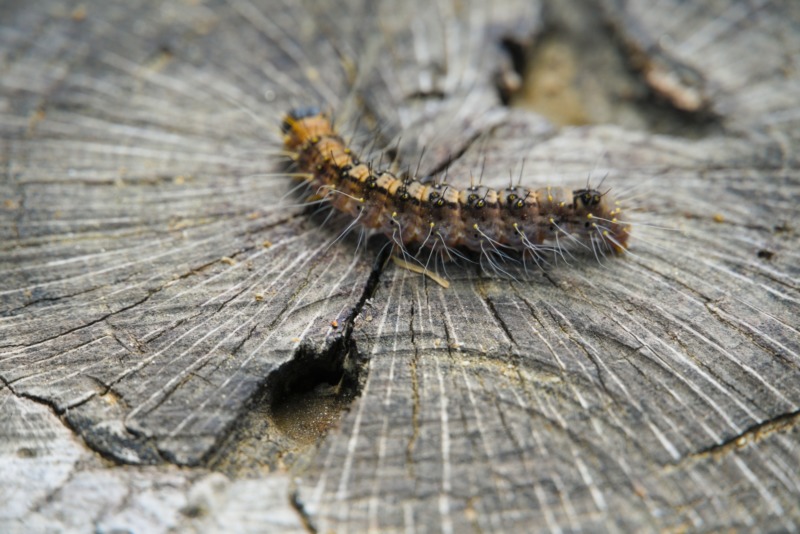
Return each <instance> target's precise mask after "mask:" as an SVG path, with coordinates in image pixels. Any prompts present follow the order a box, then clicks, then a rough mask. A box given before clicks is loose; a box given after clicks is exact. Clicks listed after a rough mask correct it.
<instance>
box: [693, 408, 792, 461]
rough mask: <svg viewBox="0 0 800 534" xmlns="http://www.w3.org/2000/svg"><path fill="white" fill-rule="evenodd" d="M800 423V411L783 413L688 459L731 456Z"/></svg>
mask: <svg viewBox="0 0 800 534" xmlns="http://www.w3.org/2000/svg"><path fill="white" fill-rule="evenodd" d="M798 422H800V410H795V411H793V412H788V413H782V414H779V415H776V416H774V417H770V418H769V419H766V420H764V421H761V422H760V423H757V424H755V425H752V426H750V427H748V428H746V429H745V430H744V431H743V432H740V433H739V434H736V435H735V436H731V437H730V438H728V439H726V440H725V441H723V442H721V443H717V444H715V445H711V446H710V447H706V448H704V449H700V450H699V451H697V452H693V453H691V454H689V455H688V456H687V458H699V457H703V456H708V455H713V456H720V455H725V454H729V453H731V452H734V451H736V450H737V449H741V448H742V447H745V446H747V445H749V444H751V443H754V442H757V441H759V440H761V439H763V438H765V437H766V436H768V435H770V434H773V433H775V432H784V431H787V430H789V429H791V428H793V427H795V426H797V423H798Z"/></svg>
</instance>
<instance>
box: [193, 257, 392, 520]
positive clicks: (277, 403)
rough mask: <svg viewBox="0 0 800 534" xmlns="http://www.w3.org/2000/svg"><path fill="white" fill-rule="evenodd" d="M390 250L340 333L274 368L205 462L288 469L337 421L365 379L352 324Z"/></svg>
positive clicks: (237, 468)
mask: <svg viewBox="0 0 800 534" xmlns="http://www.w3.org/2000/svg"><path fill="white" fill-rule="evenodd" d="M390 254H391V251H390V250H389V249H388V248H387V249H384V250H383V251H382V252H381V254H379V255H378V258H377V259H376V260H375V263H374V264H373V268H372V273H371V275H370V277H369V278H368V280H367V283H366V284H365V287H364V290H363V292H362V294H361V295H360V297H359V299H358V301H357V303H356V305H355V306H354V307H353V308H352V310H351V311H350V313H349V314H348V316H347V318H346V319H345V320H344V321H342V324H340V325H339V328H338V330H339V332H341V334H339V335H338V336H337V337H335V338H333V339H329V340H327V341H325V342H324V343H323V344H322V346H321V347H320V346H317V345H314V344H313V343H311V342H309V343H304V344H302V345H300V346H299V347H298V348H297V349H296V351H295V352H294V354H293V355H292V357H291V359H289V360H288V361H286V362H285V363H283V364H282V365H280V366H279V367H277V368H276V369H273V370H272V371H271V372H270V373H269V375H268V376H267V378H266V380H265V382H264V384H263V385H262V386H261V387H260V388H259V390H258V391H257V392H256V393H255V394H254V395H253V397H252V400H251V402H250V403H249V405H248V406H247V407H246V409H245V410H244V411H243V414H242V415H241V416H240V417H239V418H238V419H237V421H236V422H234V423H233V424H232V426H231V429H230V430H228V432H226V433H225V436H224V437H223V439H221V440H220V441H219V443H218V444H217V445H216V446H215V447H213V449H212V450H211V451H209V453H208V454H207V455H206V456H205V458H204V460H203V461H202V463H203V464H204V465H205V466H207V467H210V468H212V469H215V470H220V471H223V472H225V473H227V474H228V475H229V476H241V475H243V474H245V473H247V472H251V471H253V470H254V469H255V470H256V471H257V470H259V469H261V468H262V466H267V467H268V468H269V469H270V470H272V469H275V468H290V467H292V466H293V465H294V464H295V462H297V461H300V460H301V459H303V457H304V455H305V454H306V453H308V452H309V451H311V450H312V449H313V448H314V447H315V446H316V445H317V444H318V443H319V441H320V440H321V439H322V438H323V437H324V436H325V435H326V433H327V431H328V430H329V429H330V428H331V426H333V425H334V424H336V422H337V421H338V420H339V418H340V416H341V413H342V412H343V411H345V410H347V409H348V408H349V407H350V405H351V403H352V402H353V401H354V400H355V399H356V398H357V397H358V396H359V395H360V394H361V388H362V387H363V384H364V382H365V380H366V377H365V376H364V371H365V370H366V366H365V365H364V364H363V361H362V360H361V356H360V353H359V351H358V347H357V346H356V342H355V340H354V339H353V329H354V326H355V322H356V318H357V317H359V316H360V314H361V312H362V310H363V309H364V307H365V306H367V305H368V301H369V300H370V298H371V297H372V296H373V294H374V292H375V291H376V289H377V287H378V285H379V282H380V275H381V273H382V271H383V268H384V265H385V263H386V261H387V259H388V257H389V256H390ZM276 320H277V319H276ZM312 531H313V530H312Z"/></svg>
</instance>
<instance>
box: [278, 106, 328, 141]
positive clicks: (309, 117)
mask: <svg viewBox="0 0 800 534" xmlns="http://www.w3.org/2000/svg"><path fill="white" fill-rule="evenodd" d="M281 131H282V132H283V134H284V138H283V142H284V145H285V146H286V147H287V148H290V149H297V148H299V147H301V146H303V145H305V144H307V143H315V142H317V140H319V138H320V137H329V136H332V135H334V131H333V125H332V124H331V120H330V118H328V116H327V115H326V114H325V113H323V112H322V111H321V110H320V109H319V108H318V107H316V106H308V107H303V108H295V109H293V110H291V111H290V112H289V113H287V114H286V116H285V117H284V118H283V122H282V123H281Z"/></svg>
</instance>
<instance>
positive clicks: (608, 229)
mask: <svg viewBox="0 0 800 534" xmlns="http://www.w3.org/2000/svg"><path fill="white" fill-rule="evenodd" d="M282 131H283V133H284V139H283V141H284V147H285V149H286V150H287V151H288V152H289V153H290V154H292V157H293V159H294V161H295V163H296V165H297V168H298V170H299V171H300V174H301V176H303V177H304V179H305V180H306V181H307V182H308V183H309V187H310V189H312V190H316V191H320V192H323V191H324V192H325V193H324V194H322V193H320V196H323V197H325V198H326V200H328V201H329V202H330V204H331V205H332V207H333V208H335V209H336V210H338V211H340V212H342V213H345V214H347V215H349V216H351V217H353V218H354V224H358V225H361V226H362V227H364V228H368V229H372V230H374V231H377V232H381V233H384V234H386V235H387V236H388V237H389V238H390V239H392V240H393V241H394V243H395V244H396V245H398V246H400V248H401V250H403V251H405V250H407V249H408V248H409V247H410V248H417V249H420V250H421V249H435V250H436V249H438V250H439V251H448V252H450V251H456V250H459V249H461V250H468V251H474V252H478V253H481V254H485V255H495V256H496V255H498V254H499V255H501V256H505V257H512V256H510V255H509V254H508V253H516V254H519V255H522V256H523V258H524V256H525V255H526V254H531V255H533V257H534V258H537V261H538V258H539V257H540V256H541V253H542V252H543V251H545V250H558V251H559V252H560V251H561V248H562V247H569V246H572V245H575V246H578V247H585V248H586V249H588V250H590V251H592V252H593V253H594V255H595V256H598V257H599V256H600V255H604V254H605V253H606V252H614V253H622V252H624V251H625V250H626V249H627V245H628V236H629V232H630V225H629V224H628V223H627V222H626V221H625V220H624V217H623V216H622V210H621V208H620V207H618V206H616V204H615V203H614V201H612V200H611V199H610V198H609V195H608V194H607V193H601V192H600V191H599V190H597V189H593V188H591V187H589V186H588V185H587V187H585V188H582V189H576V190H569V189H565V188H562V187H543V188H540V189H529V188H526V187H521V186H514V185H510V186H509V187H507V188H505V189H502V190H500V191H497V190H495V189H492V188H490V187H486V186H483V185H473V186H470V187H467V188H465V189H461V190H459V189H457V188H455V187H453V186H451V185H448V184H447V183H444V182H432V183H423V182H421V181H419V180H417V179H416V178H413V177H407V178H400V177H398V176H396V175H394V174H392V173H391V172H389V171H388V170H380V169H374V168H373V167H372V166H371V165H368V164H367V163H364V162H361V161H359V158H358V157H357V156H355V155H354V153H353V152H352V151H351V150H350V148H349V147H347V146H346V144H345V142H344V140H343V139H342V137H341V136H340V135H339V134H338V133H337V132H336V130H335V129H334V127H333V124H332V123H331V120H330V118H329V117H328V116H327V115H326V114H325V113H323V112H321V111H320V110H319V109H318V108H316V107H307V108H298V109H294V110H292V111H290V112H289V113H288V114H287V115H286V116H285V118H284V120H283V124H282ZM545 243H549V244H545ZM458 256H460V257H463V255H460V254H458Z"/></svg>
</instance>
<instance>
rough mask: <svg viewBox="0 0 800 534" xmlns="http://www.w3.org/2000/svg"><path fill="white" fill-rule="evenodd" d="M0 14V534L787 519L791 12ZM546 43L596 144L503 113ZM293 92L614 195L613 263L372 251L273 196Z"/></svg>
mask: <svg viewBox="0 0 800 534" xmlns="http://www.w3.org/2000/svg"><path fill="white" fill-rule="evenodd" d="M0 15H2V17H1V20H2V27H0V54H2V56H1V57H2V76H1V77H0V136H1V137H0V143H2V144H1V145H0V148H1V150H0V161H2V163H3V169H4V173H3V179H2V180H1V181H0V196H2V198H0V201H2V202H3V204H2V206H0V237H2V244H1V245H0V379H1V380H2V388H1V389H0V433H1V434H2V438H0V480H3V481H5V482H3V483H2V485H0V503H2V504H0V526H2V528H0V530H3V531H7V530H8V531H28V530H31V529H32V530H38V531H48V530H51V531H58V530H73V531H89V530H100V531H109V530H114V529H132V530H135V531H142V532H144V531H147V532H154V531H168V530H170V529H177V530H182V531H183V530H187V531H198V532H201V531H202V532H206V531H209V530H212V531H213V530H218V531H226V530H227V531H253V532H257V531H270V530H274V529H278V528H283V529H287V530H303V529H306V530H307V529H315V530H318V531H326V532H327V531H329V530H341V531H363V530H374V531H399V530H405V531H412V530H419V531H439V530H442V531H461V530H464V528H465V527H466V528H472V529H475V530H500V531H515V530H516V531H522V530H526V531H527V530H531V529H535V530H552V531H565V530H567V531H574V530H610V531H615V530H631V531H633V530H636V531H648V530H651V531H652V530H663V529H690V530H719V529H725V528H734V529H736V528H741V529H745V528H755V527H760V528H762V529H770V530H780V531H794V530H796V529H797V525H798V522H800V515H798V511H797V506H796V503H797V502H798V500H800V476H799V475H798V471H797V468H796V466H797V465H798V462H799V461H800V458H799V457H798V456H800V453H799V452H798V451H799V450H800V448H799V447H798V443H799V439H798V438H799V436H798V425H797V421H798V403H800V369H799V368H798V364H799V363H800V335H799V334H798V319H797V317H798V311H800V306H798V299H800V295H798V273H799V272H800V269H799V268H798V260H800V253H799V252H800V247H799V246H798V237H797V231H796V228H795V227H796V225H797V220H798V215H800V210H798V208H797V199H798V198H799V196H800V172H799V171H798V168H799V167H800V160H798V157H797V151H798V134H797V132H798V131H800V129H798V121H800V114H799V113H798V110H799V109H800V105H799V104H800V96H798V95H800V83H799V82H798V80H799V79H800V77H799V76H798V64H797V58H798V57H800V32H798V28H800V12H798V7H797V5H796V3H792V2H783V3H781V2H773V3H763V2H762V3H758V2H750V3H744V2H716V3H713V4H707V5H704V6H702V7H695V6H692V5H687V4H686V3H674V4H673V3H669V2H662V3H659V4H658V5H657V6H655V7H653V6H652V5H651V4H650V3H648V2H624V3H619V2H612V1H608V2H603V3H601V4H598V5H595V4H594V3H590V2H581V1H576V2H574V3H570V5H569V6H568V8H566V9H563V8H562V9H561V10H559V9H556V7H555V6H554V5H548V6H545V7H544V8H542V6H540V5H538V4H534V3H532V2H515V1H508V2H504V3H502V4H498V5H495V6H494V7H489V6H488V3H485V2H477V1H475V2H468V3H449V2H420V3H419V5H410V4H405V3H395V2H385V3H384V2H375V3H373V2H357V1H355V0H353V1H344V0H343V1H342V2H338V3H336V4H334V3H331V4H328V5H324V6H320V5H314V4H311V3H309V4H308V5H296V4H295V3H293V2H286V3H281V2H278V1H269V2H252V3H251V2H250V1H247V0H230V1H228V2H211V3H208V4H202V5H201V4H199V3H198V4H194V3H191V2H149V1H146V0H141V1H134V2H119V3H108V2H99V1H98V2H88V3H85V2H84V3H77V2H76V3H74V4H72V5H64V4H63V3H62V2H52V1H49V0H41V1H39V2H4V3H3V5H2V6H0ZM598 17H603V18H604V20H606V21H607V22H608V23H609V26H604V25H601V24H598V23H597V18H598ZM542 36H550V37H547V38H548V39H553V41H552V42H555V43H557V44H559V43H560V44H559V46H560V45H561V44H564V43H566V45H564V46H565V47H566V48H567V49H569V48H570V47H574V50H573V52H572V53H573V54H575V55H577V58H573V59H575V61H576V64H579V63H580V57H585V58H591V59H590V60H589V65H588V66H587V65H586V64H584V65H580V68H579V69H578V70H579V72H581V73H582V74H581V77H580V79H579V80H578V82H577V84H578V85H579V86H580V87H579V89H578V91H579V94H581V95H582V97H581V99H579V100H577V101H580V102H583V103H584V104H583V105H585V106H586V107H587V110H589V111H591V113H589V112H588V111H587V112H586V113H583V114H581V116H584V117H589V119H590V122H591V121H598V120H599V121H600V122H601V123H602V124H594V125H586V126H581V127H567V128H556V127H554V126H552V125H551V124H550V123H549V122H547V121H545V120H544V119H542V118H541V116H540V115H537V114H535V113H531V112H527V111H521V110H519V109H512V110H509V109H508V108H505V107H503V106H502V105H501V103H500V97H499V92H498V90H497V88H496V83H497V80H506V81H508V80H510V81H511V82H514V79H515V78H514V76H515V74H514V73H513V72H511V70H510V69H511V64H512V61H511V60H510V58H509V56H508V55H507V54H506V53H505V52H504V51H503V49H502V48H501V47H500V46H499V42H500V41H501V40H502V39H504V38H505V39H510V40H512V41H513V42H515V43H517V44H518V45H519V46H521V47H524V46H529V45H531V44H532V43H535V42H537V39H539V41H538V42H539V44H540V46H539V48H537V49H541V47H542V44H541V43H542V42H543V41H542ZM534 56H535V54H534ZM562 57H564V56H562ZM566 57H569V56H566ZM631 58H633V60H635V63H636V65H637V66H638V68H639V69H640V70H641V71H640V73H639V74H634V73H632V72H629V71H628V70H627V69H628V68H629V67H630V63H629V62H630V61H632V59H631ZM534 62H535V61H534ZM595 69H596V71H598V72H600V73H601V74H599V75H598V74H596V73H595V74H592V73H591V72H590V71H591V70H595ZM534 72H535V73H536V72H538V73H540V74H537V75H539V76H541V71H534ZM593 76H594V78H593ZM643 80H644V81H643ZM512 85H513V83H512ZM580 91H582V92H580ZM652 93H657V94H658V96H653V95H652ZM587 95H588V96H587ZM625 95H627V97H626V96H625ZM648 95H650V96H648ZM626 98H627V100H626ZM659 100H660V102H661V103H660V104H659V103H658V102H657V101H659ZM309 104H319V105H323V106H327V107H329V108H330V109H331V110H332V111H333V112H334V113H335V114H336V117H337V121H338V123H339V124H340V126H341V128H342V129H343V131H344V132H345V133H346V134H347V135H354V138H353V139H354V143H355V145H356V146H358V147H363V148H362V151H363V153H364V157H369V156H370V155H375V156H376V157H378V155H379V154H382V153H385V150H386V149H387V148H391V147H397V148H398V151H399V155H400V156H399V158H398V163H399V166H400V167H401V168H406V167H410V168H411V169H412V171H413V169H414V168H416V166H417V165H418V162H419V168H420V171H419V172H420V173H422V174H426V173H428V172H431V171H433V170H434V169H439V168H441V167H442V166H443V165H445V164H446V162H447V161H448V159H451V158H454V160H453V162H452V165H451V166H450V169H449V171H448V180H449V181H451V182H453V183H455V184H457V185H459V186H464V185H467V184H468V183H469V179H470V178H469V177H470V174H472V175H474V176H477V175H478V174H480V173H481V172H482V173H483V180H484V182H487V183H491V184H492V185H494V186H497V187H502V186H504V185H505V183H507V180H508V175H509V171H511V172H512V173H514V175H515V176H516V173H519V172H520V166H521V162H522V161H523V160H524V161H525V166H524V171H523V178H524V180H523V181H524V183H525V184H531V185H535V184H542V185H545V184H552V185H569V186H571V185H579V184H582V183H584V182H585V180H586V176H587V174H591V176H592V177H593V178H594V179H598V178H599V177H600V176H604V175H607V178H606V182H605V184H607V185H608V186H609V187H611V188H612V191H613V192H614V193H615V194H617V195H618V196H621V197H623V198H627V199H628V200H627V205H630V206H633V207H634V209H633V211H634V217H635V221H636V222H638V223H640V224H639V225H637V226H636V227H635V229H634V241H633V244H632V248H631V252H632V255H630V256H627V257H624V258H609V259H606V260H604V261H602V262H599V263H598V262H596V261H594V260H593V258H591V256H589V257H579V258H577V259H572V258H561V259H559V265H556V266H554V267H553V268H551V269H548V270H547V271H546V272H544V273H543V272H541V271H539V270H537V269H532V270H530V271H529V272H527V273H526V272H524V271H522V270H520V269H515V270H513V272H511V273H510V274H511V275H513V277H514V278H512V277H510V276H507V275H498V274H493V273H491V272H488V273H486V272H483V273H480V272H478V271H477V270H476V269H475V268H473V267H471V266H460V267H459V266H448V277H449V278H450V280H451V287H450V288H449V289H447V290H445V289H443V288H441V287H439V286H437V285H435V284H432V283H431V282H430V281H429V280H427V279H425V278H423V277H421V276H419V275H416V274H413V273H411V272H408V271H405V270H402V269H399V268H397V267H396V266H394V265H393V264H391V263H389V264H386V265H382V264H381V263H380V262H376V258H378V257H379V250H380V248H381V244H382V243H380V240H374V241H373V242H371V243H370V244H369V246H368V247H367V248H366V249H364V248H360V249H357V248H356V240H355V239H342V240H338V241H335V239H336V237H337V235H338V232H339V231H341V228H342V227H341V226H340V225H334V224H329V225H328V226H326V228H323V229H320V228H319V226H320V223H321V222H322V221H323V219H324V217H323V218H314V217H309V216H308V215H307V214H305V213H304V210H303V208H302V206H298V205H293V204H299V203H301V202H302V199H298V198H297V197H296V196H291V195H288V196H286V194H287V192H288V191H289V189H290V188H291V187H292V184H291V183H290V180H288V179H287V176H286V170H285V167H283V166H282V164H281V161H282V155H281V146H280V132H279V124H280V120H281V116H282V114H283V113H285V111H286V110H288V109H290V108H292V107H295V106H299V105H309ZM679 109H680V110H681V111H679ZM597 117H600V119H598V118H597ZM423 148H424V149H425V152H424V154H421V150H422V149H423ZM666 228H669V229H666ZM381 257H383V256H381ZM564 260H569V263H570V265H569V266H565V265H563V262H564ZM343 409H344V411H342V410H343Z"/></svg>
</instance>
